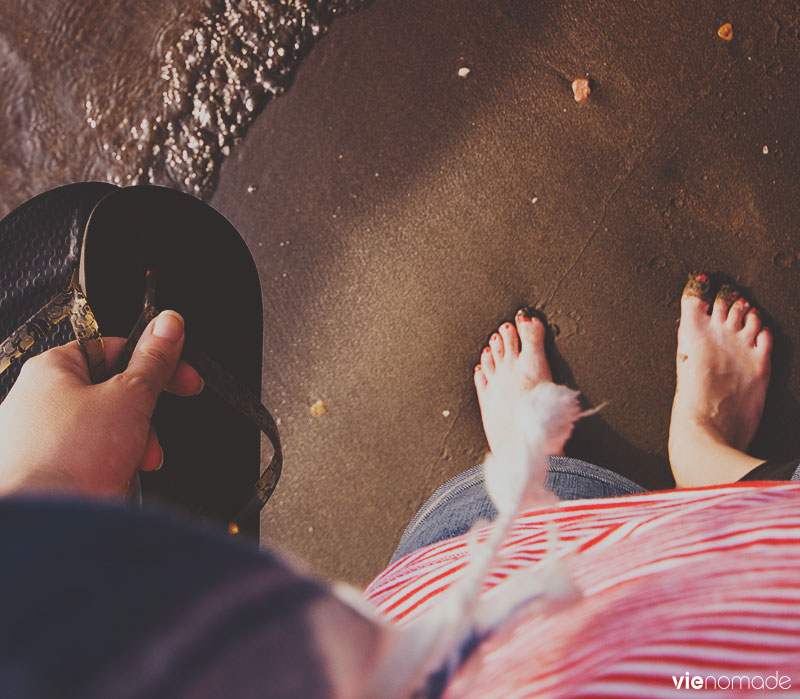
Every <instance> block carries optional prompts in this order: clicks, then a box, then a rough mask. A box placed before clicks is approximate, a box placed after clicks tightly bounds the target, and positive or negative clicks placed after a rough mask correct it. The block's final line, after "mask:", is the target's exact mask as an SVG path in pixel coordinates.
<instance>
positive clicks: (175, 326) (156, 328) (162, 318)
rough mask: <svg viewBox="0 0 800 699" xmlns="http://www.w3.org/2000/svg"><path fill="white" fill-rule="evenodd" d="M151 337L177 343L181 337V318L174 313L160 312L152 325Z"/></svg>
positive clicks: (178, 314)
mask: <svg viewBox="0 0 800 699" xmlns="http://www.w3.org/2000/svg"><path fill="white" fill-rule="evenodd" d="M153 335H155V336H156V337H160V338H162V339H164V340H170V341H171V342H177V341H178V340H180V339H181V335H183V316H182V315H181V314H180V313H177V312H176V311H161V313H159V314H158V317H157V318H156V322H155V324H154V325H153Z"/></svg>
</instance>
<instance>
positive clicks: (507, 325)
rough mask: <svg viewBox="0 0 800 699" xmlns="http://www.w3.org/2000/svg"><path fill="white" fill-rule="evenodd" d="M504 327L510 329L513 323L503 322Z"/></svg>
mask: <svg viewBox="0 0 800 699" xmlns="http://www.w3.org/2000/svg"><path fill="white" fill-rule="evenodd" d="M503 327H504V328H505V329H506V330H508V329H509V328H510V327H511V323H503Z"/></svg>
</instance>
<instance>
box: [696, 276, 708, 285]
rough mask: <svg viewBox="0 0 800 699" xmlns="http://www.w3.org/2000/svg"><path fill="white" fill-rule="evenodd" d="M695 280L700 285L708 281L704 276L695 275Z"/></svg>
mask: <svg viewBox="0 0 800 699" xmlns="http://www.w3.org/2000/svg"><path fill="white" fill-rule="evenodd" d="M695 279H696V280H697V281H699V282H701V283H702V284H705V283H706V282H707V281H708V277H707V276H706V275H705V274H697V275H695Z"/></svg>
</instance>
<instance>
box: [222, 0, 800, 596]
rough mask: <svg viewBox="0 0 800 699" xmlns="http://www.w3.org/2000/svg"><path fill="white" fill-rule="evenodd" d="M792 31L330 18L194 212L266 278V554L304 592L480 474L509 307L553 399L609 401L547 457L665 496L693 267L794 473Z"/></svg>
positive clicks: (392, 15)
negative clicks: (737, 347)
mask: <svg viewBox="0 0 800 699" xmlns="http://www.w3.org/2000/svg"><path fill="white" fill-rule="evenodd" d="M770 13H771V14H770ZM725 22H730V23H731V24H732V28H733V32H734V38H733V40H732V41H725V40H723V39H722V38H720V37H719V36H718V34H717V30H718V28H719V27H720V26H721V25H722V24H723V23H725ZM799 26H800V16H798V12H797V9H796V8H795V7H793V6H792V5H791V3H782V2H777V3H773V4H772V6H771V7H770V8H769V12H768V11H767V9H766V8H762V7H760V6H759V5H758V4H757V3H747V4H742V3H734V2H722V3H714V4H710V3H695V2H690V1H688V0H671V2H669V3H657V4H656V5H654V6H653V5H641V4H638V3H636V4H633V3H627V2H616V1H613V2H609V1H605V2H591V1H585V0H580V1H579V0H567V1H565V2H562V1H561V0H558V1H556V0H545V1H542V2H536V3H531V2H528V1H527V0H503V1H498V0H492V1H490V0H477V1H475V2H471V3H468V4H467V3H463V2H459V1H458V0H437V2H432V1H431V0H404V1H403V2H400V1H399V0H378V1H377V2H375V3H374V4H372V5H371V6H370V7H368V8H367V9H365V10H362V11H361V12H358V13H356V14H354V15H350V16H346V17H343V18H341V19H339V20H337V21H336V22H335V23H334V25H333V27H332V29H331V30H330V32H329V34H328V36H327V37H326V38H324V39H323V40H321V41H320V43H319V44H318V45H317V46H316V47H315V48H314V50H313V51H312V52H311V54H310V55H309V56H308V57H307V58H306V59H305V60H304V61H303V63H302V64H301V66H300V68H299V70H298V72H297V74H296V76H295V79H294V83H293V86H292V87H291V89H290V90H289V91H288V92H287V94H286V95H285V96H283V97H281V98H280V99H278V100H274V101H273V102H272V103H271V104H270V105H269V106H268V108H267V109H266V110H265V111H264V112H263V113H262V114H261V115H260V116H259V117H258V119H257V120H256V122H255V124H254V126H253V127H252V128H251V130H250V131H249V133H248V135H247V137H246V139H245V141H244V142H243V143H242V144H241V145H240V146H239V147H237V148H236V149H235V151H234V152H233V154H232V155H231V157H230V158H229V159H228V160H227V161H226V162H225V164H224V165H223V168H222V173H221V177H220V182H219V187H218V189H217V191H216V194H215V195H214V196H213V198H212V199H211V203H212V204H214V205H215V206H216V207H217V208H218V209H219V210H220V211H222V212H223V213H224V214H225V215H226V216H228V217H229V218H230V219H231V220H232V221H233V223H234V224H235V225H236V226H237V227H238V228H239V230H240V231H241V232H242V234H243V235H244V237H245V238H246V240H247V241H248V243H249V245H250V246H251V249H252V250H253V254H254V256H255V258H256V261H257V264H258V267H259V270H260V273H261V282H262V286H263V299H264V309H265V323H264V327H265V338H264V341H265V346H264V351H265V354H264V381H263V384H264V392H265V400H266V402H267V405H268V406H270V408H274V409H275V414H276V416H277V417H278V418H279V419H280V420H281V425H280V427H281V431H282V435H283V439H284V442H285V446H286V467H285V471H284V475H283V478H282V481H281V484H280V486H279V488H278V490H277V491H276V493H275V496H274V498H273V500H272V502H270V503H269V506H268V507H267V508H265V510H264V512H263V520H262V540H263V541H264V542H265V543H268V544H270V545H273V546H276V547H277V548H278V549H279V550H282V551H285V552H287V553H289V554H290V555H293V556H297V557H299V558H300V559H302V560H304V561H305V562H306V563H307V564H309V565H311V567H312V568H313V569H314V570H316V571H318V572H320V573H321V574H323V575H326V576H330V577H334V578H341V579H345V580H349V581H352V582H356V583H363V582H366V581H367V580H369V579H370V578H371V577H372V576H373V575H374V574H375V573H377V572H378V571H379V570H380V568H381V567H382V566H383V565H384V564H385V563H386V562H387V561H388V559H389V556H390V555H391V552H392V550H393V547H394V545H395V544H396V543H397V540H398V537H399V536H400V534H401V532H402V530H403V527H404V526H405V524H406V523H407V521H408V520H409V518H410V517H411V516H412V515H413V514H414V512H415V511H416V509H417V508H418V507H419V506H420V505H421V504H422V503H423V502H424V500H425V499H426V498H427V497H428V496H429V495H430V494H431V493H432V492H433V490H434V489H435V488H436V487H437V486H438V485H439V484H441V483H442V482H444V481H445V480H447V479H448V478H450V477H452V476H454V475H455V474H457V473H458V472H460V471H461V470H463V469H466V468H468V467H470V466H472V465H474V464H475V463H478V462H479V461H480V459H481V457H482V455H483V453H484V451H485V449H486V444H485V441H484V438H483V435H482V431H481V426H480V417H479V413H478V405H477V400H476V398H475V393H474V389H473V386H472V369H473V366H474V365H475V363H476V361H477V359H478V355H479V352H480V349H481V348H482V346H483V345H484V343H485V342H486V340H487V338H488V335H489V334H490V333H491V332H492V331H493V330H494V329H495V328H496V327H497V325H498V324H499V323H501V322H503V321H505V320H510V319H511V318H512V316H513V313H514V311H515V310H516V309H517V308H518V307H519V306H521V305H531V306H536V307H538V308H540V309H541V310H542V311H543V312H544V314H545V315H546V317H547V319H548V321H549V322H550V323H551V325H552V327H553V329H554V333H553V334H554V338H553V342H552V344H551V347H550V350H551V358H552V360H553V364H554V370H555V374H556V380H560V381H566V382H567V383H569V384H570V385H573V386H575V387H577V388H579V389H580V390H581V391H582V392H583V394H584V396H585V398H586V401H587V405H589V406H596V405H599V404H600V403H603V402H605V401H608V405H607V406H606V407H605V408H603V410H602V411H601V412H600V413H599V415H597V416H594V417H590V418H587V419H585V420H584V421H583V422H582V423H581V424H580V426H579V427H578V429H577V432H576V434H575V436H574V438H573V440H572V441H571V442H570V443H569V445H568V450H567V451H568V454H570V455H574V456H578V457H581V458H584V459H586V460H590V461H593V462H594V463H597V464H600V465H602V466H605V467H607V468H610V469H612V470H615V471H617V472H619V473H622V474H624V475H625V476H628V477H629V478H632V479H633V480H635V481H637V482H639V483H641V484H642V485H644V486H646V487H648V488H653V489H656V488H668V487H670V486H672V485H673V482H672V479H671V476H670V473H669V466H668V463H667V459H666V441H667V429H668V421H669V412H670V406H671V401H672V395H673V391H674V363H675V331H676V321H677V319H678V316H679V297H680V292H681V289H682V287H683V284H684V282H685V280H686V275H687V273H688V272H690V271H705V272H719V273H725V274H727V275H730V276H731V277H733V278H734V279H735V280H737V282H738V283H740V284H741V285H742V287H743V288H744V289H746V290H747V291H748V293H749V294H750V298H751V300H753V301H755V302H756V303H757V304H758V305H759V306H760V307H762V308H764V309H765V310H766V311H767V317H768V321H769V322H770V325H771V327H772V328H773V329H774V331H775V333H776V335H777V341H776V345H775V356H774V359H775V367H774V378H773V383H772V388H771V391H770V394H769V396H768V401H767V408H766V413H765V417H764V422H763V425H762V429H761V431H760V432H759V435H758V436H757V438H756V443H755V444H754V446H753V453H754V454H757V455H759V456H763V457H765V458H767V457H771V458H779V457H790V456H793V455H797V454H798V453H800V433H798V430H797V425H798V424H799V423H800V406H799V405H798V402H797V399H796V398H795V397H794V396H798V395H800V374H799V373H798V371H797V370H796V368H795V366H794V362H793V361H792V357H793V348H794V345H795V342H796V341H797V339H798V338H799V337H800V321H799V319H798V310H800V308H798V301H797V290H798V288H800V287H799V286H798V274H799V273H800V261H798V255H800V235H798V231H797V225H798V224H797V221H798V216H797V213H798V208H799V207H798V201H799V200H800V197H799V196H798V195H799V194H800V177H798V155H800V153H799V152H798V151H799V149H800V141H798V137H797V129H796V115H797V113H799V112H800V91H798V83H797V80H798V76H800V70H799V69H800V42H798V38H797V37H798V27H799ZM462 68H468V69H469V72H468V74H467V75H466V76H463V77H462V75H463V73H464V72H465V71H463V70H461V69H462ZM459 72H461V73H462V75H459ZM584 77H588V78H589V80H590V84H591V87H592V91H591V95H590V96H589V98H588V99H587V100H585V101H584V102H582V103H580V104H578V103H576V101H575V100H574V98H573V93H572V89H571V83H572V81H573V80H575V79H576V78H584ZM319 401H321V403H319ZM315 405H316V406H317V407H316V408H314V409H312V407H313V406H315ZM320 405H321V406H323V408H324V414H320V413H321V412H322V411H320ZM315 413H316V414H315Z"/></svg>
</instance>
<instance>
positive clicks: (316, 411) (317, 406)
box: [309, 400, 327, 417]
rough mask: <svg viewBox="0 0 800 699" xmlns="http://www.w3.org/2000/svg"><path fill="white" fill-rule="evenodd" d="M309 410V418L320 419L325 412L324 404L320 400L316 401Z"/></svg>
mask: <svg viewBox="0 0 800 699" xmlns="http://www.w3.org/2000/svg"><path fill="white" fill-rule="evenodd" d="M309 410H311V417H322V416H323V415H324V414H325V413H326V412H327V410H326V409H325V403H323V402H322V400H318V401H317V402H316V403H314V405H312V406H311V407H310V408H309Z"/></svg>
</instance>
